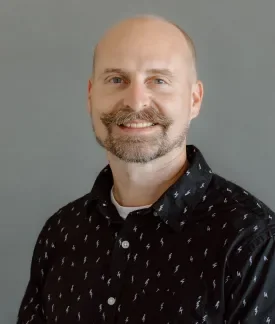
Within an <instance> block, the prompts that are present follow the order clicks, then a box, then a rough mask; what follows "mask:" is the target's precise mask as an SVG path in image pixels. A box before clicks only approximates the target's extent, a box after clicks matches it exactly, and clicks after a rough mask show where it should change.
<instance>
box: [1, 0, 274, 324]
mask: <svg viewBox="0 0 275 324" xmlns="http://www.w3.org/2000/svg"><path fill="white" fill-rule="evenodd" d="M140 13H154V14H160V15H164V16H165V17H167V18H169V19H173V20H174V21H175V22H176V23H178V24H180V25H181V26H182V27H183V28H185V29H186V31H187V32H189V33H190V35H191V36H192V37H193V39H194V41H195V44H196V47H197V51H198V57H199V72H200V78H201V79H202V80H203V81H204V84H205V98H204V104H203V109H202V112H201V115H200V117H199V118H198V119H197V120H196V121H194V122H193V123H192V130H191V134H190V137H189V143H193V144H195V145H197V146H198V147H199V148H200V149H201V151H202V152H203V153H204V155H205V157H206V159H207V161H208V162H209V164H210V165H211V167H212V168H213V170H214V171H215V172H217V173H219V174H221V175H223V176H224V177H226V178H228V179H230V180H233V181H235V182H237V183H238V184H239V185H241V186H243V187H245V188H246V189H247V190H249V191H251V192H252V193H254V194H255V195H256V196H258V197H259V198H260V199H261V200H262V201H263V202H265V203H266V204H267V205H269V206H270V207H271V208H272V209H275V202H274V192H273V188H274V187H273V185H274V183H275V174H274V170H273V168H274V165H275V152H274V148H275V143H274V138H275V130H274V122H275V109H274V104H275V91H274V83H275V64H274V57H275V20H274V14H275V1H274V0H263V1H258V0H231V1H221V0H192V1H183V0H178V1H176V0H170V3H169V1H168V0H167V1H164V0H146V1H135V0H116V1H110V0H100V1H95V0H94V1H92V0H78V1H69V0H66V1H65V0H58V1H57V0H55V1H53V0H48V1H42V0H1V3H0V100H1V106H0V107H1V108H0V149H1V150H0V152H1V164H0V166H1V168H0V180H1V181H0V208H1V218H0V222H1V223H0V238H1V244H0V248H1V256H0V257H1V258H0V260H1V267H0V278H1V279H0V280H1V283H0V284H1V287H0V323H1V324H2V323H3V324H4V323H8V324H11V323H15V319H16V315H17V311H18V307H19V304H20V302H21V298H22V296H23V293H24V291H25V288H26V285H27V281H28V279H29V271H30V260H31V256H32V252H33V247H34V244H35V241H36V238H37V235H38V233H39V231H40V230H41V228H42V225H43V224H44V222H45V220H46V219H47V218H48V217H49V216H51V215H52V214H53V213H54V212H55V211H56V210H57V209H58V208H60V207H62V206H63V205H64V204H66V203H68V202H69V201H71V200H74V199H76V198H78V197H80V196H81V195H83V194H85V193H86V192H87V191H89V190H90V188H91V187H92V185H93V181H94V179H95V177H96V175H97V173H98V172H99V170H100V169H101V168H102V167H103V166H104V165H105V163H106V160H105V155H104V152H103V151H102V150H101V148H99V147H98V146H97V144H96V142H95V140H94V138H93V133H92V130H91V127H90V120H89V117H88V113H87V110H86V89H87V79H88V77H89V74H90V71H91V63H92V61H91V60H92V50H93V46H94V45H95V43H96V41H97V39H98V37H100V35H101V34H102V32H103V31H104V30H105V28H107V27H109V26H110V25H112V24H113V23H114V22H116V21H117V20H119V19H121V18H124V17H127V16H129V15H133V14H140Z"/></svg>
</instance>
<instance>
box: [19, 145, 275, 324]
mask: <svg viewBox="0 0 275 324" xmlns="http://www.w3.org/2000/svg"><path fill="white" fill-rule="evenodd" d="M187 156H188V161H189V163H190V167H189V169H188V170H187V172H186V173H185V174H184V175H183V176H182V177H181V178H179V179H178V181H177V182H176V183H174V184H173V185H172V186H171V187H170V188H169V189H168V190H167V191H166V192H165V193H164V194H163V195H162V196H161V197H160V198H159V199H158V200H157V201H156V202H155V203H154V204H153V205H152V206H151V207H149V208H144V209H142V210H137V211H133V212H131V213H130V214H129V215H128V217H127V218H126V219H125V220H124V219H122V218H121V217H120V216H119V214H118V212H117V210H116V208H115V207H114V205H113V204H112V203H111V199H110V190H111V188H112V185H113V178H112V173H111V169H110V167H109V166H107V167H106V168H105V169H104V170H102V171H101V173H100V174H99V176H98V178H97V179H96V181H95V183H94V186H93V189H92V190H91V192H90V193H88V194H87V195H85V196H83V197H81V198H79V199H77V200H75V201H73V202H71V203H69V204H67V205H66V206H65V207H63V208H61V209H60V210H59V211H58V212H56V213H55V214H54V215H53V216H52V217H50V218H49V219H48V220H47V221H46V223H45V226H44V227H43V229H42V231H41V232H40V234H39V237H38V239H37V243H36V245H35V248H34V253H33V258H32V264H31V273H30V279H29V282H28V286H27V289H26V292H25V295H24V298H23V300H22V303H21V307H20V310H19V313H18V321H17V323H18V324H29V323H32V324H41V323H47V324H55V323H61V324H65V323H66V324H70V323H71V324H74V323H81V324H99V323H100V324H101V323H102V324H103V323H106V324H114V323H117V324H124V323H131V324H135V323H136V324H143V323H150V324H155V323H158V324H162V323H163V324H175V323H185V324H186V323H188V324H192V323H193V324H200V323H214V324H216V323H226V324H239V323H249V324H256V323H257V324H258V323H268V324H269V323H275V258H274V253H275V243H274V235H275V215H274V213H273V212H272V211H271V210H270V209H269V208H268V207H267V206H266V205H265V204H264V203H263V202H261V201H260V200H258V199H257V198H255V197H254V196H253V195H252V194H250V193H248V192H247V191H245V190H243V189H242V188H240V187H239V186H237V185H236V184H234V183H232V182H230V181H228V180H225V179H224V178H222V177H221V176H219V175H217V174H214V173H213V172H212V171H211V169H210V168H209V166H208V164H207V163H206V161H205V160H204V158H203V156H202V154H201V152H200V151H199V150H198V149H197V148H196V147H195V146H192V145H188V146H187Z"/></svg>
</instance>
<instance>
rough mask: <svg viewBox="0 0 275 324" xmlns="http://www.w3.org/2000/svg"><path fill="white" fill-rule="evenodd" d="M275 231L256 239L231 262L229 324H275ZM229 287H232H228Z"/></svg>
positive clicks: (238, 250)
mask: <svg viewBox="0 0 275 324" xmlns="http://www.w3.org/2000/svg"><path fill="white" fill-rule="evenodd" d="M274 237H275V228H271V229H268V230H266V231H265V233H262V234H260V235H257V236H255V235H253V237H251V238H250V239H249V242H248V243H245V244H243V245H238V246H237V247H236V249H235V251H234V252H233V253H232V254H231V256H230V257H229V259H228V264H227V265H228V267H227V271H228V273H227V275H228V277H227V278H230V280H229V281H228V283H225V305H226V306H225V307H226V309H225V321H224V323H226V324H242V323H249V324H258V323H267V324H270V323H274V321H275V240H274ZM227 285H229V286H227Z"/></svg>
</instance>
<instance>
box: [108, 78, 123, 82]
mask: <svg viewBox="0 0 275 324" xmlns="http://www.w3.org/2000/svg"><path fill="white" fill-rule="evenodd" d="M108 82H110V83H121V82H123V80H122V78H120V77H113V78H111V79H110V80H109V81H108Z"/></svg>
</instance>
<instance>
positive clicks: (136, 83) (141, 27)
mask: <svg viewBox="0 0 275 324" xmlns="http://www.w3.org/2000/svg"><path fill="white" fill-rule="evenodd" d="M202 98H203V84H202V82H201V81H199V80H197V79H196V78H195V76H194V73H193V60H192V55H191V51H190V48H189V47H188V43H187V41H186V39H185V37H184V35H183V34H182V33H181V31H180V30H179V29H178V28H176V27H175V26H174V25H173V24H171V23H170V22H168V21H165V20H164V19H159V18H154V17H139V18H137V17H136V18H131V19H127V20H124V21H122V22H120V23H118V24H117V25H115V26H114V27H113V28H111V29H110V30H108V31H107V32H106V34H105V35H104V36H103V38H102V39H101V40H100V42H99V43H98V45H97V48H96V62H95V66H94V71H93V75H92V77H91V79H90V80H89V82H88V111H89V114H90V116H91V120H92V125H93V129H94V132H95V136H96V138H97V141H98V143H99V144H100V145H101V146H102V147H104V148H105V149H106V153H107V158H108V161H109V164H110V167H111V170H112V173H113V178H114V196H115V198H116V200H117V201H118V203H119V204H120V205H122V206H132V207H136V206H144V205H150V204H152V203H154V202H155V201H156V200H157V199H158V198H159V197H160V196H161V195H162V194H163V193H164V192H165V191H166V190H167V189H168V188H169V187H170V186H171V185H172V184H173V183H174V182H175V181H176V180H177V179H178V178H179V177H180V176H181V175H182V174H183V173H184V172H185V171H186V169H187V168H188V161H187V158H186V137H187V134H188V129H189V125H190V122H191V120H192V119H194V118H196V117H197V116H198V114H199V111H200V108H201V103H202ZM123 122H124V123H126V122H130V123H137V122H153V123H156V124H157V125H156V126H152V127H144V128H142V129H140V128H139V129H137V128H134V129H133V128H130V129H129V128H125V127H120V126H118V125H117V123H118V124H121V123H123Z"/></svg>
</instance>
